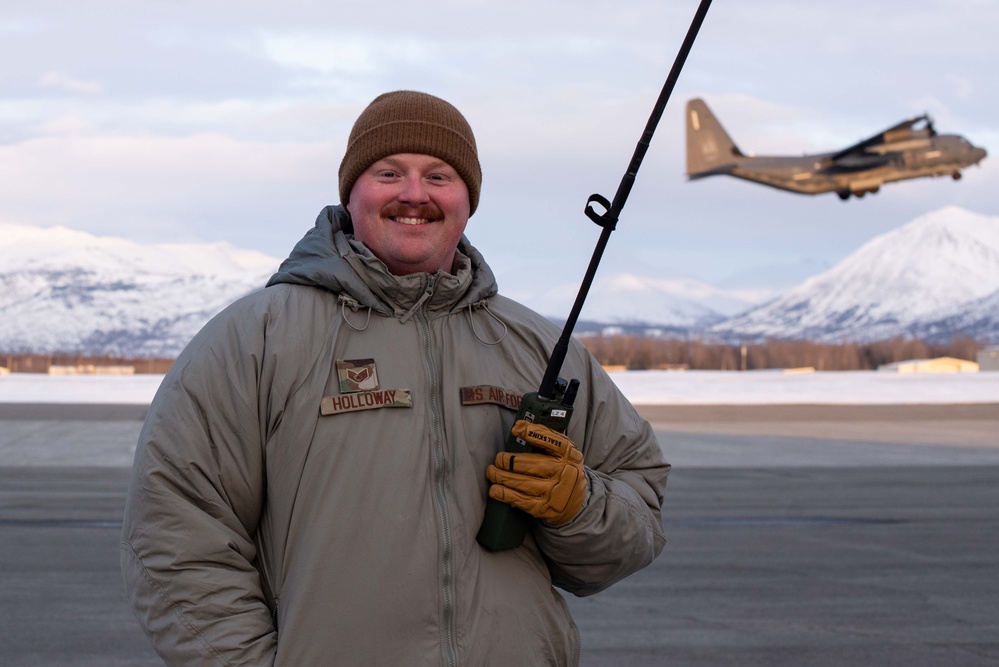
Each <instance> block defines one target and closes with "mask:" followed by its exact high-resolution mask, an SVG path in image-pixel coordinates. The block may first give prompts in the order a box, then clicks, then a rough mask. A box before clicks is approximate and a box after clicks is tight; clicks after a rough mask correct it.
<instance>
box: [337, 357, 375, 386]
mask: <svg viewBox="0 0 999 667" xmlns="http://www.w3.org/2000/svg"><path fill="white" fill-rule="evenodd" d="M336 373H337V377H338V378H339V380H340V393H341V394H351V393H356V392H359V391H373V390H375V389H378V388H379V387H378V372H377V371H376V370H375V360H374V359H337V360H336Z"/></svg>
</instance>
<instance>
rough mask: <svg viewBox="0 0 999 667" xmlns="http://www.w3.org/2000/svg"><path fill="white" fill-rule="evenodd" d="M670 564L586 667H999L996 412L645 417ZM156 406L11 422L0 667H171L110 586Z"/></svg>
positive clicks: (661, 563)
mask: <svg viewBox="0 0 999 667" xmlns="http://www.w3.org/2000/svg"><path fill="white" fill-rule="evenodd" d="M640 411H641V412H642V413H643V415H644V416H645V417H646V418H647V419H649V420H650V422H652V424H653V426H654V428H655V429H656V432H657V435H658V436H659V439H660V443H661V444H662V446H663V449H664V451H665V452H666V454H667V458H668V459H669V460H670V461H671V463H672V464H673V466H674V469H673V472H672V473H671V475H670V481H669V486H668V489H667V502H666V507H665V512H664V515H665V519H664V525H665V528H666V532H667V536H668V540H669V541H668V544H667V545H666V549H665V550H664V552H663V554H662V555H661V556H660V557H659V558H658V559H657V560H656V561H655V562H654V563H653V564H652V565H650V566H649V567H648V568H646V569H645V570H642V571H641V572H638V573H636V574H634V575H632V576H631V577H629V578H627V579H625V580H624V581H621V582H619V583H617V584H615V585H614V586H612V587H611V588H610V589H608V590H606V591H604V592H602V593H599V594H597V595H595V596H592V597H588V598H572V597H571V596H568V597H569V603H570V606H571V608H572V610H573V613H574V616H575V617H576V621H577V624H578V625H579V628H580V631H581V635H582V641H583V658H582V664H583V665H584V666H587V667H603V666H624V665H733V666H734V665H740V666H747V665H768V666H772V665H777V666H780V665H788V666H790V665H796V666H797V665H806V666H810V665H816V666H832V665H844V664H850V665H906V666H907V667H909V666H915V667H918V666H921V665H970V666H977V665H999V604H997V603H996V600H999V405H997V404H975V405H923V406H919V405H909V406H895V405H891V406H862V405H858V406H849V405H845V406H844V405H811V406H809V405H803V406H802V405H779V406H777V405H775V406H759V405H755V406H656V407H640ZM143 414H144V408H143V407H142V406H134V405H131V406H97V405H95V406H86V405H84V406H67V405H30V404H21V405H12V404H7V405H0V544H3V545H4V546H3V549H2V550H0V664H3V665H5V666H10V667H27V666H36V665H37V666H41V665H44V666H46V667H48V666H51V665H74V666H81V667H82V666H87V667H89V666H95V667H96V666H98V665H99V666H101V667H105V666H114V665H136V666H144V665H162V664H163V663H162V662H161V661H160V660H159V658H158V657H157V656H156V655H155V654H154V653H153V651H152V649H151V648H150V647H149V645H148V643H147V642H146V640H145V637H144V636H143V635H142V632H141V631H140V629H139V627H138V625H137V624H136V622H135V620H134V618H133V617H132V614H131V611H130V609H129V607H128V604H127V602H126V600H125V596H124V591H123V589H122V585H121V579H120V573H119V569H118V533H119V530H120V524H121V517H122V511H123V506H124V491H125V485H126V482H127V477H128V466H129V465H130V463H131V457H132V452H133V450H134V445H135V441H136V439H137V437H138V433H139V430H140V428H141V419H142V416H143Z"/></svg>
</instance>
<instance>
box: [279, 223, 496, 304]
mask: <svg viewBox="0 0 999 667" xmlns="http://www.w3.org/2000/svg"><path fill="white" fill-rule="evenodd" d="M454 268H455V273H454V274H453V275H452V274H450V273H447V272H445V271H437V272H436V273H434V274H429V273H414V274H412V275H408V276H396V275H393V274H392V273H390V272H389V271H388V269H387V268H386V266H385V263H384V262H382V261H381V260H380V259H378V258H377V257H375V256H374V254H373V253H372V252H371V250H369V249H368V247H367V246H365V245H364V244H363V243H361V242H360V241H357V240H355V239H354V238H353V226H352V224H351V221H350V215H349V214H348V213H347V212H346V211H345V210H344V209H343V208H342V207H340V206H327V207H326V208H324V209H323V210H322V211H321V212H320V213H319V217H318V218H316V224H315V226H314V227H313V228H312V229H311V230H309V232H308V233H307V234H306V235H305V237H304V238H303V239H302V240H301V241H299V242H298V244H297V245H296V246H295V248H294V249H293V250H292V252H291V254H290V255H289V257H288V259H286V260H285V261H284V262H283V263H282V264H281V266H280V268H279V269H278V271H277V273H275V274H274V275H273V276H272V277H271V279H270V280H269V281H268V282H267V285H268V286H270V285H276V284H278V283H292V284H296V285H309V286H313V287H320V288H324V289H328V290H330V291H332V292H336V293H338V294H347V295H349V296H350V297H351V298H353V299H354V300H356V301H357V302H358V303H360V304H361V305H362V306H365V307H368V308H371V309H372V310H374V311H375V312H377V313H379V314H381V315H387V316H394V317H399V318H405V319H408V317H410V316H411V315H412V313H413V312H415V311H416V310H417V309H418V308H419V307H421V306H422V307H424V308H425V309H426V310H427V312H428V313H431V314H432V313H438V312H447V311H452V310H457V309H461V308H465V307H467V306H469V305H472V304H474V303H476V302H478V301H481V300H483V299H487V298H489V297H491V296H493V295H494V294H496V279H495V277H494V275H493V272H492V270H491V269H490V268H489V266H488V265H487V264H486V262H485V259H484V258H483V257H482V255H481V254H480V253H479V252H478V250H476V249H475V248H474V247H473V246H472V245H471V244H470V243H469V242H468V239H467V238H465V237H462V239H461V242H460V243H459V245H458V254H457V255H456V259H455V264H454Z"/></svg>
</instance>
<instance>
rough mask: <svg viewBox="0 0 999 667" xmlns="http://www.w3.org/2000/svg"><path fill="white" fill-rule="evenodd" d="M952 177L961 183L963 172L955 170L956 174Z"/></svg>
mask: <svg viewBox="0 0 999 667" xmlns="http://www.w3.org/2000/svg"><path fill="white" fill-rule="evenodd" d="M950 177H951V178H953V179H954V180H955V181H959V180H961V172H959V171H958V170H957V169H955V170H954V173H953V174H951V175H950Z"/></svg>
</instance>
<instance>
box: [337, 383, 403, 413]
mask: <svg viewBox="0 0 999 667" xmlns="http://www.w3.org/2000/svg"><path fill="white" fill-rule="evenodd" d="M411 407H413V396H412V394H411V393H410V391H409V389H381V390H378V391H361V392H356V393H353V394H343V395H341V396H323V400H322V402H321V403H320V406H319V411H320V412H321V413H322V414H324V415H338V414H341V413H344V412H356V411H358V410H377V409H379V408H411Z"/></svg>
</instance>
